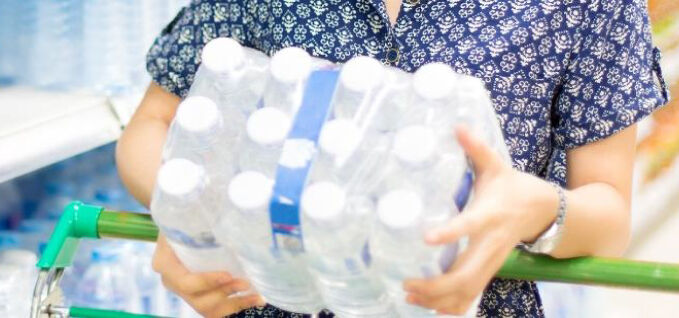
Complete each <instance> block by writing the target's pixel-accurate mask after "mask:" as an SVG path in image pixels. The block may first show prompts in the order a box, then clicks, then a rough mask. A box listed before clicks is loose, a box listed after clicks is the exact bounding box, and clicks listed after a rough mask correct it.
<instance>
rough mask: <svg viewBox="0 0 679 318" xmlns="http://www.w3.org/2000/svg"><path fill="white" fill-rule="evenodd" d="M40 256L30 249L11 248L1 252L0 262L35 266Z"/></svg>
mask: <svg viewBox="0 0 679 318" xmlns="http://www.w3.org/2000/svg"><path fill="white" fill-rule="evenodd" d="M37 262H38V257H37V256H36V255H35V253H33V252H31V251H29V250H22V249H11V250H4V251H2V252H0V263H3V264H11V265H17V266H31V267H32V266H35V263H37Z"/></svg>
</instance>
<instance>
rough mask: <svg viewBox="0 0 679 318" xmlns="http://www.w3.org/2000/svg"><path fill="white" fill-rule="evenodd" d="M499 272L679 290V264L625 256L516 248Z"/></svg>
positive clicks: (519, 276) (500, 274)
mask: <svg viewBox="0 0 679 318" xmlns="http://www.w3.org/2000/svg"><path fill="white" fill-rule="evenodd" d="M497 276H498V277H503V278H514V279H525V280H540V281H554V282H565V283H576V284H589V285H605V286H617V287H625V288H637V289H651V290H659V291H672V292H679V264H666V263H654V262H641V261H631V260H625V259H607V258H596V257H579V258H571V259H554V258H552V257H549V256H544V255H532V254H527V253H523V252H518V251H514V252H512V254H511V255H510V256H509V257H508V258H507V261H505V264H504V266H503V267H502V268H501V269H500V271H499V272H498V273H497Z"/></svg>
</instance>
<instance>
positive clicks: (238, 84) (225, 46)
mask: <svg viewBox="0 0 679 318" xmlns="http://www.w3.org/2000/svg"><path fill="white" fill-rule="evenodd" d="M225 57H228V58H225ZM201 61H202V62H201V65H200V67H199V69H198V72H197V74H196V78H195V80H194V82H193V85H191V90H190V91H189V95H191V96H203V97H207V98H210V99H211V100H213V101H215V102H216V103H217V105H218V106H219V109H220V112H221V113H222V115H223V117H224V120H225V122H227V123H230V125H227V126H229V127H231V126H233V127H236V128H238V129H239V130H238V131H241V130H242V124H243V123H244V121H245V118H244V115H247V114H249V113H251V112H252V111H254V110H255V109H256V107H257V103H258V102H259V99H260V96H261V95H262V91H263V90H264V84H265V83H266V74H267V70H268V66H269V58H268V57H267V56H266V55H265V54H263V53H262V52H259V51H257V50H253V49H250V48H244V47H242V46H241V45H240V44H239V43H238V42H237V41H236V40H234V39H231V38H216V39H214V40H212V41H210V42H208V44H207V45H205V47H204V48H203V52H202V53H201Z"/></svg>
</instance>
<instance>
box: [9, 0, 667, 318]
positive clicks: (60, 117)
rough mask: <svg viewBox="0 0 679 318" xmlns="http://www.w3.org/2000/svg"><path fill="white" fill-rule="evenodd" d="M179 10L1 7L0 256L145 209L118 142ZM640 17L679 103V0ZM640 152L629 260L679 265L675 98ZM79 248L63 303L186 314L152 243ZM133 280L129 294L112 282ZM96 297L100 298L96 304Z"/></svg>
mask: <svg viewBox="0 0 679 318" xmlns="http://www.w3.org/2000/svg"><path fill="white" fill-rule="evenodd" d="M187 2H188V0H124V1H123V0H120V1H118V0H115V1H111V0H0V250H3V249H12V248H25V249H30V250H33V251H34V252H35V253H37V254H39V253H40V251H41V249H42V248H43V247H44V244H45V243H46V241H47V239H48V238H49V234H50V233H51V230H52V228H53V227H54V225H55V222H56V221H57V220H58V218H59V216H60V213H61V210H62V208H63V207H64V206H65V204H66V203H68V202H69V201H70V200H73V199H79V200H82V201H85V202H88V203H93V204H98V205H103V206H106V207H107V208H110V209H120V210H127V211H134V212H139V213H147V211H146V210H145V208H144V207H142V206H140V205H139V204H138V203H136V201H134V199H133V198H131V197H130V195H129V194H128V193H127V191H126V190H125V189H124V187H123V186H122V184H121V183H120V180H119V179H118V176H117V172H116V168H115V164H114V148H115V145H114V143H115V140H116V139H117V138H118V137H119V135H120V133H121V131H122V129H123V128H124V126H125V124H126V123H127V121H128V120H129V118H130V116H131V114H132V113H133V112H134V109H135V108H136V106H137V105H138V103H139V100H140V98H141V96H142V95H141V94H142V93H143V91H144V89H145V88H146V85H147V84H148V82H149V80H150V79H149V77H148V75H147V74H146V71H145V67H144V64H145V63H144V58H145V54H146V50H147V49H148V48H149V47H150V45H151V42H152V41H153V39H154V38H155V37H156V36H157V35H158V34H159V32H160V31H161V30H162V29H163V27H164V26H166V25H167V23H169V22H170V21H171V20H172V19H173V18H174V17H175V16H176V14H177V13H178V12H179V10H180V9H181V8H182V6H184V5H185V4H186V3H187ZM649 10H650V15H651V19H652V21H653V31H654V40H655V43H656V45H657V46H658V47H659V48H660V49H661V50H662V52H663V61H662V64H663V70H664V75H665V78H666V80H667V83H668V85H670V87H671V91H672V94H673V96H678V95H679V1H677V0H651V1H649ZM100 39H106V41H100ZM102 52H104V53H105V54H102ZM638 149H639V152H638V158H637V164H636V170H635V185H634V193H635V196H634V202H633V239H632V242H631V245H630V248H629V251H628V253H627V255H626V257H628V258H632V259H639V260H652V261H663V262H674V263H679V249H678V248H676V242H677V234H676V233H678V231H679V213H677V212H679V160H677V157H678V156H679V99H674V100H673V101H672V102H671V104H670V105H668V106H666V107H664V108H663V109H661V110H659V111H657V112H656V113H655V114H654V115H653V116H652V117H650V118H647V119H645V120H644V121H643V122H642V123H641V124H640V129H639V143H638ZM85 245H86V246H85V248H81V249H80V250H79V252H78V260H77V261H76V264H75V266H74V267H72V268H69V272H68V273H67V275H66V277H65V279H64V282H63V288H64V289H65V293H66V296H67V302H68V303H71V304H77V305H83V306H88V305H90V306H94V307H101V308H111V309H125V310H130V311H134V312H145V313H154V314H165V315H174V316H177V315H180V316H191V315H193V313H191V311H190V310H189V309H187V308H186V306H185V305H182V303H181V302H180V301H179V300H178V299H177V297H175V296H173V295H171V294H169V293H168V292H167V291H164V290H163V289H162V286H161V285H160V282H159V281H158V277H157V276H156V275H155V274H154V273H152V272H151V271H150V257H151V253H152V248H153V247H152V245H150V244H145V243H120V242H117V243H112V242H106V241H102V242H97V243H89V244H85ZM121 269H125V270H127V272H125V271H124V270H121ZM88 277H108V278H107V280H104V279H92V280H90V279H86V278H88ZM130 277H131V278H133V279H134V282H131V284H133V285H134V286H137V288H136V290H135V291H134V292H130V290H129V288H128V289H127V290H126V288H125V287H124V285H123V286H122V287H116V286H114V285H115V284H113V281H115V280H116V279H117V280H123V278H125V279H129V278H130ZM107 284H108V285H111V286H104V285H107ZM539 287H540V289H541V294H542V297H543V302H544V305H545V310H546V314H547V317H548V318H551V317H609V316H615V317H641V316H643V317H668V316H671V315H672V314H673V313H677V312H679V301H677V299H678V297H679V296H677V295H672V294H664V293H656V292H641V291H633V290H624V289H611V288H601V287H585V286H577V285H566V284H554V283H540V284H539ZM92 291H105V293H103V295H104V296H101V297H99V298H97V297H93V296H92V294H93V292H92Z"/></svg>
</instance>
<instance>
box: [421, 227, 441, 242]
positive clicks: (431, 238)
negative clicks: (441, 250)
mask: <svg viewBox="0 0 679 318" xmlns="http://www.w3.org/2000/svg"><path fill="white" fill-rule="evenodd" d="M438 239H439V233H438V231H436V230H432V231H429V232H427V233H426V234H425V235H424V240H425V241H427V242H428V243H434V242H436V241H438Z"/></svg>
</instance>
